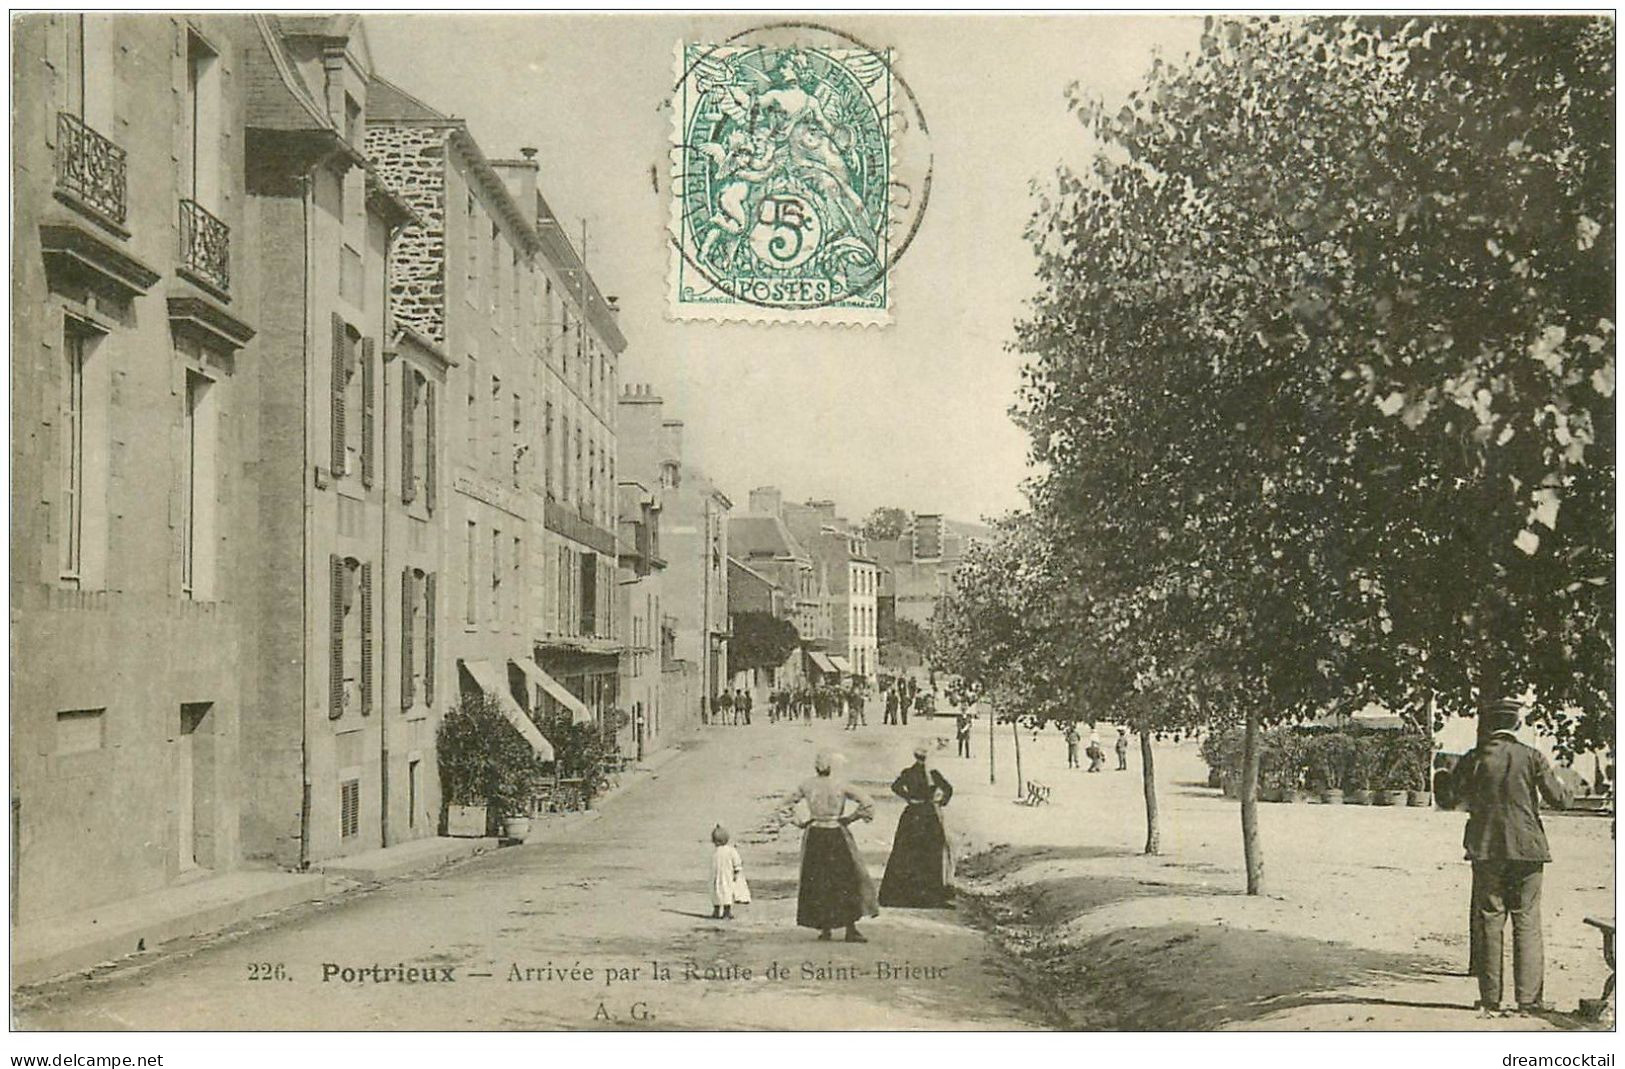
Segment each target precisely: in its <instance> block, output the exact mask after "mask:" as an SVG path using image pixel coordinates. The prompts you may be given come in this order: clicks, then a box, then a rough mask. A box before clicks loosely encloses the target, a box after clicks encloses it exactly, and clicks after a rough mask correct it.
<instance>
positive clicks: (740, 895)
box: [711, 824, 750, 921]
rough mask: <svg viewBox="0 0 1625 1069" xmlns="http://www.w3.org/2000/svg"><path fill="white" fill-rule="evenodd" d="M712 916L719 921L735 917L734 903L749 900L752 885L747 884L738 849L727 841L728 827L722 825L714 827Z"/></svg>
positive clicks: (712, 833)
mask: <svg viewBox="0 0 1625 1069" xmlns="http://www.w3.org/2000/svg"><path fill="white" fill-rule="evenodd" d="M711 842H712V844H713V845H714V846H715V847H716V849H715V850H713V851H712V852H711V916H712V918H714V919H717V920H725V921H731V920H733V919H734V904H735V903H738V904H740V905H745V904H747V903H749V902H750V887H749V886H748V885H747V884H746V883H745V863H744V861H743V860H741V858H740V857H739V851H738V850H736V849H734V847H733V846H732V845H731V844H730V843H729V842H728V829H727V828H724V827H723V826H722V825H721V824H718V825H717V826H716V827H714V828H712V829H711Z"/></svg>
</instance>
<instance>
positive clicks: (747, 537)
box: [728, 486, 833, 687]
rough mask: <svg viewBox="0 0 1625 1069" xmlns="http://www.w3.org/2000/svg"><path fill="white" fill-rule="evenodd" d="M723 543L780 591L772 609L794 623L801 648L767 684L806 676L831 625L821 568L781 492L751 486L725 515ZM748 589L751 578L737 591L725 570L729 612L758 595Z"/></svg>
mask: <svg viewBox="0 0 1625 1069" xmlns="http://www.w3.org/2000/svg"><path fill="white" fill-rule="evenodd" d="M728 544H729V547H730V548H731V549H732V551H733V556H734V560H736V561H737V562H738V563H739V564H740V565H741V566H742V567H743V568H745V569H748V571H749V572H750V573H753V574H755V575H758V576H761V577H762V578H764V579H765V580H766V581H768V582H769V583H771V584H772V585H773V587H774V588H775V589H777V590H778V591H780V598H779V601H780V607H779V608H778V609H777V610H776V611H777V612H778V613H779V615H781V616H782V617H783V618H784V619H786V620H789V621H790V622H791V623H793V624H794V625H795V628H796V633H797V634H799V635H800V636H801V649H800V650H798V651H797V652H796V654H794V655H793V656H792V657H791V658H790V659H788V660H787V661H786V662H785V664H784V665H783V666H781V667H780V668H779V669H777V670H776V671H775V672H774V681H773V682H772V684H771V685H772V686H777V687H791V686H796V685H798V684H799V683H801V682H802V681H803V680H804V679H805V678H806V675H807V673H806V670H805V665H806V661H807V654H809V653H812V652H817V653H820V654H827V652H828V651H829V648H830V641H831V639H832V634H833V627H832V620H831V615H830V612H829V611H828V606H826V605H825V603H824V600H823V587H822V586H821V584H820V579H821V577H822V574H823V571H822V569H821V568H820V567H819V566H818V565H817V564H816V562H815V561H814V559H813V557H812V555H811V554H810V553H808V552H807V550H806V549H805V548H803V547H802V545H801V543H800V542H798V541H797V540H796V537H795V535H793V534H791V533H790V528H789V527H788V526H786V525H785V523H784V501H783V495H782V494H781V493H780V492H779V490H778V489H777V488H776V487H771V486H761V487H757V488H756V489H754V490H752V491H751V492H750V498H749V505H748V507H747V510H746V512H745V513H744V514H742V515H738V516H731V517H729V519H728ZM750 590H752V584H751V583H749V582H748V581H747V582H746V583H745V585H744V587H742V588H741V591H740V592H739V594H737V595H736V592H735V589H734V584H733V578H732V574H731V575H730V579H729V587H728V594H729V599H730V602H731V610H732V611H733V612H736V613H737V612H739V611H742V608H743V607H745V606H747V605H751V604H754V602H755V601H756V600H759V599H758V598H757V597H756V596H754V595H753V594H752V593H749V592H748V591H750Z"/></svg>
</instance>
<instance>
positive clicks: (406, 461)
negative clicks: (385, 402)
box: [401, 368, 418, 504]
mask: <svg viewBox="0 0 1625 1069" xmlns="http://www.w3.org/2000/svg"><path fill="white" fill-rule="evenodd" d="M417 374H418V373H417V372H415V371H413V370H411V369H410V368H408V369H407V370H406V374H404V375H402V376H401V500H402V501H403V502H405V503H406V504H411V503H412V501H413V500H414V499H416V497H417V496H418V487H417V480H416V479H415V478H414V476H416V475H417V472H416V470H414V468H413V467H412V453H413V449H412V445H413V442H412V395H413V393H415V392H416V387H417Z"/></svg>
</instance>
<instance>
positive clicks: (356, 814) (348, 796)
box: [339, 779, 361, 839]
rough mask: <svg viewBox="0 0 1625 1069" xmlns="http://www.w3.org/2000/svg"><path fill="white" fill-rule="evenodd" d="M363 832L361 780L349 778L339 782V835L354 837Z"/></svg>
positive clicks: (346, 837) (348, 837)
mask: <svg viewBox="0 0 1625 1069" xmlns="http://www.w3.org/2000/svg"><path fill="white" fill-rule="evenodd" d="M360 834H361V781H360V780H358V779H347V780H345V781H344V782H343V783H341V784H339V835H340V836H341V837H342V838H345V839H354V838H355V837H356V836H357V835H360Z"/></svg>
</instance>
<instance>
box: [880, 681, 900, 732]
mask: <svg viewBox="0 0 1625 1069" xmlns="http://www.w3.org/2000/svg"><path fill="white" fill-rule="evenodd" d="M881 722H882V723H885V724H896V723H897V688H896V687H887V688H886V715H885V718H884V719H883V720H882V721H881Z"/></svg>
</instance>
